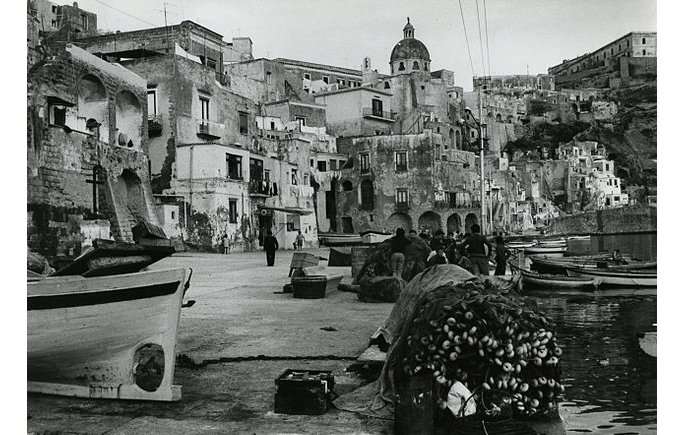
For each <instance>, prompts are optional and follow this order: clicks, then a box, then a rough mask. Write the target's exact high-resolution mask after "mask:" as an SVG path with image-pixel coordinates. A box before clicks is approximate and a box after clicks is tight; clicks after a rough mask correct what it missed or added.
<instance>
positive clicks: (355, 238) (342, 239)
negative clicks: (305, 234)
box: [318, 233, 361, 246]
mask: <svg viewBox="0 0 684 435" xmlns="http://www.w3.org/2000/svg"><path fill="white" fill-rule="evenodd" d="M318 240H320V242H321V243H322V244H324V245H326V246H344V245H360V244H361V236H360V235H358V234H344V233H327V234H324V233H318Z"/></svg>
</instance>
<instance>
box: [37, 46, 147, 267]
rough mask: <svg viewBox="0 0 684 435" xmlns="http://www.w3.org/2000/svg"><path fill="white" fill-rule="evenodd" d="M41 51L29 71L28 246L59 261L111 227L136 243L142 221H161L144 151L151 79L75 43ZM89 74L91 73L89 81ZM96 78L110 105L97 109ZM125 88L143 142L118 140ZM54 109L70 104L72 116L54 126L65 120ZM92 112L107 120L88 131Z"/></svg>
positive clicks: (103, 102) (103, 99) (114, 233)
mask: <svg viewBox="0 0 684 435" xmlns="http://www.w3.org/2000/svg"><path fill="white" fill-rule="evenodd" d="M36 56H37V57H38V58H39V59H40V60H39V61H38V62H37V63H36V64H35V65H34V66H33V67H32V68H31V69H30V70H29V72H28V75H27V81H28V107H27V121H28V122H27V127H28V129H27V192H26V193H27V217H28V219H27V232H28V234H27V236H28V247H29V249H31V250H33V251H36V252H39V253H41V254H42V255H44V256H45V257H47V258H48V260H49V261H51V262H53V263H54V264H53V265H55V266H58V265H59V264H63V263H64V262H67V261H69V260H70V259H72V258H74V257H75V256H77V255H79V254H80V253H81V250H82V248H83V247H85V246H88V245H89V244H91V243H92V241H91V239H92V237H93V235H107V234H110V232H111V235H112V236H113V237H114V238H115V239H117V240H126V241H130V240H132V234H131V227H132V226H133V225H135V224H136V223H137V222H138V221H140V220H141V219H146V220H148V221H150V222H152V223H156V222H157V217H156V214H155V213H154V211H153V210H154V208H153V205H152V194H151V190H150V188H149V181H148V180H149V174H148V159H147V156H146V155H145V153H144V150H145V149H146V148H147V122H146V116H147V107H146V97H145V86H144V83H145V82H144V81H143V80H142V79H141V78H140V77H138V76H135V75H134V74H132V73H131V72H130V71H126V70H124V69H123V68H121V67H120V66H115V65H110V64H107V63H106V62H104V61H102V60H101V59H99V58H97V57H95V56H93V55H90V54H88V53H86V52H84V51H83V50H80V49H78V48H77V47H73V46H70V45H67V46H64V45H59V46H53V47H41V51H40V52H37V53H36ZM47 59H49V62H46V60H47ZM84 77H90V78H91V79H92V80H90V79H89V80H90V82H89V84H88V85H85V84H84V83H85V82H84V81H83V79H84ZM92 83H99V85H100V86H101V92H102V93H103V94H102V96H101V100H100V101H101V103H100V105H101V106H102V108H104V110H101V109H100V108H98V109H97V110H95V111H94V112H93V113H90V112H89V110H90V108H89V107H92V106H88V104H87V102H85V103H84V101H85V100H84V98H85V95H86V93H87V91H86V90H87V89H88V86H91V85H92ZM124 92H125V93H126V95H128V96H129V97H131V96H132V97H133V98H135V99H136V100H137V101H138V103H139V106H140V110H139V112H137V113H138V115H137V116H138V121H137V123H135V124H131V120H130V119H129V120H128V123H129V127H130V128H134V129H137V130H138V131H139V132H140V139H139V140H140V142H139V143H136V144H135V145H134V146H130V147H129V146H128V145H126V144H125V145H123V146H122V145H119V141H118V140H117V139H118V135H117V133H116V132H117V128H118V126H117V122H116V120H117V111H118V110H120V107H119V106H117V99H118V98H119V96H120V95H122V93H124ZM55 107H65V108H66V110H67V113H68V114H69V115H67V118H66V121H65V122H64V124H63V125H61V124H60V125H55V123H61V121H57V120H56V119H54V110H55ZM91 117H92V118H94V119H95V120H96V121H98V122H100V123H101V124H102V125H100V126H99V127H93V128H89V129H85V128H84V126H85V125H86V122H85V121H86V119H89V118H91ZM80 129H83V130H80ZM104 132H106V133H104ZM95 166H99V167H100V169H99V175H98V179H99V181H100V182H101V183H102V184H100V185H99V186H98V189H97V202H98V210H97V214H95V213H93V186H92V184H88V183H86V180H89V179H90V180H92V174H93V167H95ZM105 222H107V223H105ZM55 262H56V263H55ZM57 263H59V264H57Z"/></svg>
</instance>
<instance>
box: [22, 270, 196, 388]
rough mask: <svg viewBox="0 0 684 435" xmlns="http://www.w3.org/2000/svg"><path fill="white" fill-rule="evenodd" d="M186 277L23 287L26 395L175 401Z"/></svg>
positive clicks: (183, 273) (69, 280) (69, 279)
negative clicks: (177, 350)
mask: <svg viewBox="0 0 684 435" xmlns="http://www.w3.org/2000/svg"><path fill="white" fill-rule="evenodd" d="M190 274H191V271H190V270H189V269H172V270H159V271H149V272H137V273H128V274H118V275H110V276H101V277H92V278H84V277H82V276H59V277H52V276H48V277H44V278H42V279H40V280H36V281H29V282H28V284H27V378H28V387H27V389H28V391H29V392H36V393H45V394H57V395H66V396H77V397H90V398H109V399H133V400H164V401H171V400H179V399H180V396H181V387H180V386H178V385H173V375H174V366H175V347H176V337H177V331H178V322H179V318H180V309H181V304H182V299H183V295H184V293H185V291H186V290H187V288H188V286H189V282H190Z"/></svg>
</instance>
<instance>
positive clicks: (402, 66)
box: [399, 62, 406, 71]
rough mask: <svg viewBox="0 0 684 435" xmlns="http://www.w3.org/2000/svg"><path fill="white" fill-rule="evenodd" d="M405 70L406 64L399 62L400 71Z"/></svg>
mask: <svg viewBox="0 0 684 435" xmlns="http://www.w3.org/2000/svg"><path fill="white" fill-rule="evenodd" d="M405 69H406V68H405V67H404V62H399V71H404V70H405Z"/></svg>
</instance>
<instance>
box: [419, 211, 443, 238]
mask: <svg viewBox="0 0 684 435" xmlns="http://www.w3.org/2000/svg"><path fill="white" fill-rule="evenodd" d="M418 228H419V229H420V230H421V231H422V230H429V231H430V234H433V235H434V234H435V233H436V232H437V230H441V229H442V218H441V217H440V216H439V214H437V213H436V212H434V211H431V210H428V211H426V212H425V213H423V214H422V215H420V217H419V218H418Z"/></svg>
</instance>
